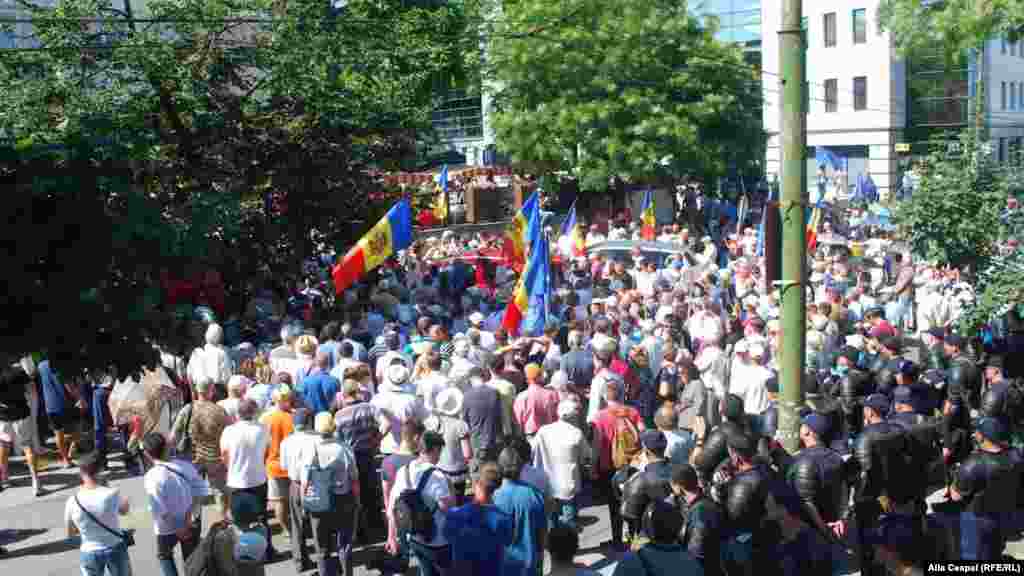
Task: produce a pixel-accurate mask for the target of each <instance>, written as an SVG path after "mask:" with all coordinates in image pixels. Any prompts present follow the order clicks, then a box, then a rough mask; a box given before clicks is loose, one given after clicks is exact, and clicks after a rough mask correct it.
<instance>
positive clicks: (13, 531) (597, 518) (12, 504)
mask: <svg viewBox="0 0 1024 576" xmlns="http://www.w3.org/2000/svg"><path fill="white" fill-rule="evenodd" d="M113 466H114V469H113V471H112V472H111V473H110V474H108V480H109V482H110V484H111V485H114V486H117V487H119V488H120V490H121V493H122V495H124V496H127V497H128V499H129V500H130V501H131V511H130V513H129V515H128V516H127V517H125V518H122V524H121V525H122V527H123V528H134V529H135V530H136V538H135V540H136V546H135V547H133V548H132V549H131V558H132V567H133V571H134V573H135V574H147V575H148V574H153V575H156V574H159V567H158V564H157V560H156V540H155V537H154V536H153V523H152V518H151V516H150V514H149V512H148V511H147V510H146V503H145V495H144V491H143V487H142V477H141V476H135V477H126V476H125V475H124V473H123V469H122V468H121V467H120V462H119V461H115V462H114V463H113ZM25 473H26V470H25V468H24V466H23V465H22V464H21V463H20V462H13V463H12V474H13V475H14V486H12V487H10V488H8V489H7V490H5V491H4V492H2V493H0V544H2V545H4V546H6V547H7V549H8V551H9V552H10V554H9V556H7V557H5V558H0V569H2V575H3V576H14V575H18V576H44V575H45V576H51V575H52V576H57V575H60V576H67V575H69V574H77V573H79V561H78V549H77V543H75V542H73V541H69V540H67V539H66V537H65V527H64V526H63V521H64V507H65V503H66V502H67V499H68V498H69V497H70V496H71V495H72V494H73V493H74V489H75V487H76V486H77V485H78V483H79V480H78V474H77V471H76V470H75V469H70V470H57V469H50V470H47V471H46V472H44V473H43V474H42V479H43V486H44V488H45V490H46V493H45V494H44V495H43V496H42V497H40V498H33V497H32V491H31V487H30V486H29V483H28V477H27V476H26V475H25ZM935 496H936V497H938V496H940V494H936V495H935ZM936 499H937V498H936ZM581 523H582V524H583V525H584V529H583V533H582V534H581V541H580V555H579V557H578V562H579V563H580V564H581V565H585V566H589V567H591V568H592V569H595V570H598V571H600V572H601V573H603V574H604V575H605V576H608V575H610V574H611V573H612V571H613V570H614V568H615V562H616V558H615V557H614V556H611V555H609V554H608V553H606V551H605V550H604V549H602V547H601V543H602V542H605V541H607V540H609V539H610V537H611V536H610V532H609V529H610V527H609V524H608V517H607V508H606V507H605V506H603V505H601V506H584V508H583V509H582V511H581ZM274 545H275V547H276V548H277V549H278V550H279V551H285V550H288V546H287V543H286V542H285V541H284V539H283V538H282V537H281V536H280V535H275V537H274ZM379 553H381V552H380V549H379V548H378V547H374V548H370V549H361V550H358V551H357V552H356V555H355V563H356V570H355V574H356V576H363V575H376V574H379V572H378V571H377V570H375V569H369V568H367V563H368V561H369V560H371V559H372V558H373V557H374V556H375V555H376V554H379ZM1008 553H1009V554H1010V555H1011V556H1013V557H1014V558H1018V559H1024V541H1017V542H1013V543H1011V544H1010V545H1009V546H1008ZM179 562H180V558H179ZM840 573H845V574H849V575H853V574H858V572H857V571H856V570H855V569H850V570H842V571H841V572H840ZM267 574H268V575H269V576H284V575H294V574H295V570H294V568H293V565H292V563H291V562H290V561H289V560H287V559H285V560H282V561H280V562H278V563H276V564H273V565H271V566H269V567H268V570H267Z"/></svg>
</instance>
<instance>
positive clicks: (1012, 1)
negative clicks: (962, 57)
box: [878, 0, 1024, 56]
mask: <svg viewBox="0 0 1024 576" xmlns="http://www.w3.org/2000/svg"><path fill="white" fill-rule="evenodd" d="M878 21H879V24H880V25H881V26H882V28H883V29H885V30H888V31H890V32H891V33H892V36H893V41H894V42H895V44H896V47H897V49H898V50H899V51H900V53H901V54H903V55H912V54H915V53H920V52H922V51H924V52H931V51H932V50H934V49H935V47H936V46H942V47H944V48H945V50H946V52H947V54H948V55H949V56H955V55H957V54H959V53H961V52H963V51H965V50H970V49H976V48H980V47H981V45H982V44H983V43H984V42H985V41H986V40H988V39H990V38H992V37H993V36H996V35H1005V36H1007V37H1008V38H1010V39H1011V40H1016V39H1018V38H1019V37H1020V36H1021V34H1022V33H1024V3H1022V2H1020V1H1019V0H970V1H966V0H882V1H881V3H880V4H879V7H878Z"/></svg>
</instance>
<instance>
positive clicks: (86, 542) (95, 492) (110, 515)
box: [64, 453, 132, 576]
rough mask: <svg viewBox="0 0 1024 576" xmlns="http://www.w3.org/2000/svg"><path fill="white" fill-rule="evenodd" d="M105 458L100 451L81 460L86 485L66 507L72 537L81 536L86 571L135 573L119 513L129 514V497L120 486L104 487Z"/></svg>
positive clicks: (114, 575)
mask: <svg viewBox="0 0 1024 576" xmlns="http://www.w3.org/2000/svg"><path fill="white" fill-rule="evenodd" d="M101 468H102V461H101V460H100V458H99V457H98V455H97V454H96V453H91V454H86V455H85V456H82V457H81V458H80V459H79V461H78V470H79V473H80V475H81V477H82V486H81V488H80V489H79V490H78V492H77V493H76V494H75V495H74V496H72V497H71V498H68V501H67V504H66V505H65V506H64V524H65V525H66V526H67V530H68V537H69V538H70V537H73V536H75V535H76V534H78V535H80V536H81V544H79V547H78V549H79V558H80V561H81V563H82V573H83V574H109V575H110V576H131V574H132V567H131V560H130V559H129V557H128V548H127V546H126V543H125V541H124V538H122V537H121V536H119V535H118V534H119V533H120V531H121V526H120V519H119V518H118V516H124V515H125V514H128V500H127V499H126V498H122V497H121V495H120V493H119V492H118V491H117V489H116V488H109V487H107V486H102V485H100V484H99V483H98V482H97V481H96V475H97V474H98V473H99V471H100V469H101Z"/></svg>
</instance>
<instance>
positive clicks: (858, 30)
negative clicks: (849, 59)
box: [853, 8, 868, 44]
mask: <svg viewBox="0 0 1024 576" xmlns="http://www.w3.org/2000/svg"><path fill="white" fill-rule="evenodd" d="M867 41H868V16H867V11H866V10H864V9H863V8H861V9H859V10H854V11H853V43H854V44H864V43H865V42H867Z"/></svg>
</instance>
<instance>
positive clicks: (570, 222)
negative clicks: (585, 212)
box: [559, 200, 586, 256]
mask: <svg viewBox="0 0 1024 576" xmlns="http://www.w3.org/2000/svg"><path fill="white" fill-rule="evenodd" d="M559 237H562V238H564V237H568V238H569V248H570V252H571V254H570V255H571V256H583V254H584V248H585V247H586V245H585V243H584V241H583V231H582V230H581V229H580V223H579V222H578V221H577V220H576V201H575V200H573V202H572V207H571V208H569V215H568V216H567V217H566V218H565V221H564V222H562V230H561V232H560V233H559Z"/></svg>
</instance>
